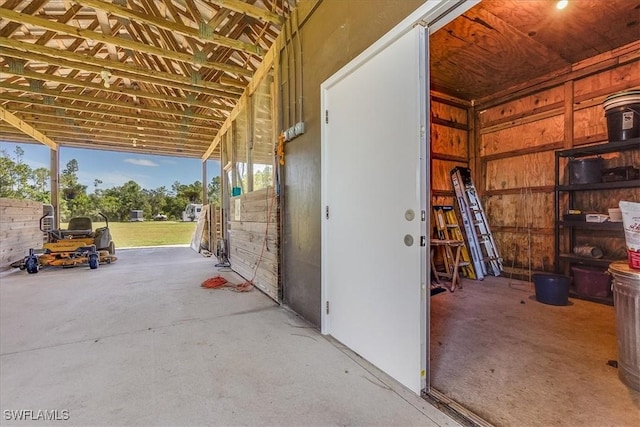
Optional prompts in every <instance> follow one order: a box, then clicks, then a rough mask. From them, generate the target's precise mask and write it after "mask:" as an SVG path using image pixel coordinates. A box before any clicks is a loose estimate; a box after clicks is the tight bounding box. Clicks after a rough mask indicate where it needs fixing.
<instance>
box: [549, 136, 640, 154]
mask: <svg viewBox="0 0 640 427" xmlns="http://www.w3.org/2000/svg"><path fill="white" fill-rule="evenodd" d="M638 148H640V138H632V139H628V140H626V141H610V142H607V143H605V144H597V145H590V146H587V147H577V148H570V149H568V150H560V151H556V155H557V156H559V157H584V156H591V155H595V154H603V153H610V152H612V151H625V150H633V149H638Z"/></svg>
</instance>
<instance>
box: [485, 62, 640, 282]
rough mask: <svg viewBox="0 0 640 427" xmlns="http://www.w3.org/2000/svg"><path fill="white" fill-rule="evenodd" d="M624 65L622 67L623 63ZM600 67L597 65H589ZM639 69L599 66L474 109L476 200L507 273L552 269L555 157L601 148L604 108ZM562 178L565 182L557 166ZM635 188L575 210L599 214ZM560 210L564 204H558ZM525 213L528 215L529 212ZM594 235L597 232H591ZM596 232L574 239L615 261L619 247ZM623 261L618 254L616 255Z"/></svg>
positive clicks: (632, 158)
mask: <svg viewBox="0 0 640 427" xmlns="http://www.w3.org/2000/svg"><path fill="white" fill-rule="evenodd" d="M621 62H622V61H621ZM591 63H592V64H598V60H597V58H595V59H594V60H593V61H591ZM638 76H640V62H638V61H637V60H636V61H635V62H631V63H627V64H623V65H619V66H616V67H602V69H601V71H599V72H598V71H594V72H593V73H590V74H587V75H586V76H581V77H576V78H575V79H569V81H567V79H566V78H558V79H557V80H558V83H557V84H554V83H553V81H549V82H548V83H547V84H544V85H542V86H541V89H540V90H539V91H537V92H533V93H529V94H527V95H525V96H521V97H519V98H517V99H514V98H513V97H507V99H505V101H504V102H502V103H501V102H500V101H499V99H490V100H488V102H487V104H488V105H490V108H486V109H482V105H479V106H477V107H476V108H477V109H478V111H479V112H480V113H479V123H478V124H477V126H478V131H477V141H476V143H477V146H478V151H479V156H480V164H481V169H482V171H481V175H482V181H483V182H482V185H481V186H478V184H477V183H476V186H477V187H478V188H479V189H480V188H481V191H482V195H483V197H482V200H483V205H484V207H485V210H486V213H487V217H488V219H489V222H490V225H491V228H492V231H493V233H494V237H495V240H496V244H497V246H498V249H499V251H500V254H501V256H502V258H503V259H504V265H505V267H507V270H510V269H511V266H514V271H515V273H516V274H518V273H523V272H526V271H527V270H528V268H529V261H530V262H531V267H532V269H533V270H534V271H535V270H537V271H551V270H553V268H554V266H553V256H554V233H553V230H554V222H553V218H554V193H553V187H554V184H555V179H554V173H555V171H554V152H555V151H556V150H559V149H563V148H572V147H576V146H580V145H584V144H593V143H606V142H607V141H608V138H607V128H606V119H605V116H604V111H603V108H602V101H603V100H604V98H605V97H606V96H607V95H609V94H611V93H614V92H617V91H622V90H627V89H631V88H637V87H638V86H639V85H640V80H639V77H638ZM603 157H604V158H605V167H615V166H621V165H634V166H635V167H639V166H640V154H638V152H637V151H636V152H628V153H622V154H619V153H615V154H613V155H605V156H603ZM562 160H563V162H562V163H561V170H560V177H561V180H563V179H564V177H565V175H566V168H567V162H566V160H565V159H562ZM639 193H640V189H637V188H636V189H627V190H616V191H611V192H605V193H603V192H597V193H595V192H594V193H580V194H577V195H576V197H577V198H576V204H578V205H581V206H584V209H589V210H594V211H598V212H602V213H606V212H607V208H609V207H614V206H616V205H617V202H618V200H621V199H624V198H627V199H629V198H631V199H637V198H638V197H640V194H639ZM564 202H565V204H566V201H564ZM527 212H528V213H527ZM596 234H597V233H596ZM596 234H594V233H588V235H587V233H585V234H584V235H578V236H577V240H578V241H579V242H583V243H591V244H595V243H597V244H598V245H600V246H601V247H603V248H604V249H605V251H607V252H608V253H611V254H618V252H620V248H619V247H618V246H619V244H618V243H616V242H614V241H612V240H611V239H610V238H607V237H606V236H598V235H596ZM622 255H623V254H622Z"/></svg>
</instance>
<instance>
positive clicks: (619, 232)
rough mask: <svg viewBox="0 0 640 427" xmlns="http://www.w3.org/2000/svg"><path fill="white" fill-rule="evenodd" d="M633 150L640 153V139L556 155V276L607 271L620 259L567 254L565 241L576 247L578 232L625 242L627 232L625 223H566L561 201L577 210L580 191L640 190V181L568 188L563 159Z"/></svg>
mask: <svg viewBox="0 0 640 427" xmlns="http://www.w3.org/2000/svg"><path fill="white" fill-rule="evenodd" d="M629 150H640V138H633V139H630V140H627V141H612V142H609V143H606V144H598V145H592V146H586V147H578V148H572V149H568V150H560V151H556V153H555V191H554V203H555V212H554V215H555V230H554V231H555V232H554V237H555V259H554V265H555V270H556V273H564V272H565V271H563V268H562V267H563V266H566V265H569V266H570V265H572V264H579V265H586V266H594V267H602V268H605V267H607V266H608V265H609V264H610V263H612V262H614V261H619V260H618V259H608V258H600V259H594V258H586V257H581V256H578V255H575V254H573V253H566V252H563V247H562V240H563V239H564V238H565V236H568V240H569V247H571V248H572V247H573V246H574V242H575V236H574V230H578V229H580V230H601V231H605V232H608V233H610V234H611V236H612V237H619V238H620V239H622V241H623V242H624V229H623V227H622V223H621V222H602V223H598V222H586V221H565V220H563V219H562V212H561V211H560V210H561V197H562V194H567V195H568V209H575V208H576V206H575V205H574V193H576V192H580V191H606V190H614V189H624V188H640V179H634V180H628V181H615V182H601V183H593V184H566V183H561V182H560V167H561V163H560V159H562V158H580V157H588V156H595V155H599V154H606V153H615V152H623V151H629ZM571 296H572V297H578V298H583V299H587V300H590V301H595V302H600V303H605V304H613V299H612V298H594V297H585V296H581V295H577V294H575V293H572V294H571Z"/></svg>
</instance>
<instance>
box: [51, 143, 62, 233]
mask: <svg viewBox="0 0 640 427" xmlns="http://www.w3.org/2000/svg"><path fill="white" fill-rule="evenodd" d="M49 154H50V155H49V168H50V169H49V194H50V199H51V205H52V206H53V212H54V213H55V215H54V219H53V222H54V224H53V227H54V229H56V230H59V229H60V196H59V194H60V191H59V190H60V189H59V187H60V151H59V150H49Z"/></svg>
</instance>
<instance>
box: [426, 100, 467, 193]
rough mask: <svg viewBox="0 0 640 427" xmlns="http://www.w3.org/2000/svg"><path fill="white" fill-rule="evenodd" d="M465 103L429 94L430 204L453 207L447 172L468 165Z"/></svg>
mask: <svg viewBox="0 0 640 427" xmlns="http://www.w3.org/2000/svg"><path fill="white" fill-rule="evenodd" d="M469 153H470V147H469V103H468V102H467V101H464V100H461V99H456V98H452V97H450V96H444V95H442V94H440V93H437V92H433V91H432V92H431V203H432V204H434V205H436V204H447V205H451V204H453V199H454V198H453V195H454V193H453V187H452V186H451V178H450V175H449V172H450V171H451V169H453V168H454V167H456V166H464V167H468V166H469Z"/></svg>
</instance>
